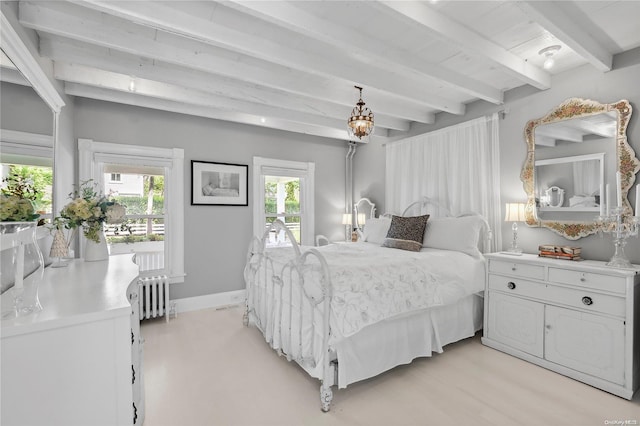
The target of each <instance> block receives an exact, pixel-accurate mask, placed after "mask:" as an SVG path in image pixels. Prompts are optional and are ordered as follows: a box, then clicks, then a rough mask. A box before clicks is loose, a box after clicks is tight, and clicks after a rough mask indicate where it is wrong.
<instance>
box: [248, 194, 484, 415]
mask: <svg viewBox="0 0 640 426" xmlns="http://www.w3.org/2000/svg"><path fill="white" fill-rule="evenodd" d="M426 202H427V201H425V200H423V201H421V203H422V204H425V203H426ZM403 216H406V210H405V214H403ZM397 218H398V217H392V218H389V217H381V218H375V219H369V220H368V221H367V224H366V226H365V229H364V232H363V238H362V241H360V242H356V243H339V244H330V245H327V246H322V247H316V248H313V247H300V246H298V245H297V244H296V243H295V239H294V237H293V235H292V234H291V232H290V231H289V230H288V229H287V228H286V227H285V225H284V224H283V223H281V222H278V221H276V222H274V223H273V224H272V225H271V226H270V228H269V229H268V230H267V231H266V232H265V234H264V237H263V238H262V239H254V240H253V241H252V243H251V245H250V249H249V252H248V255H247V263H246V267H245V282H246V286H247V298H246V312H245V316H244V323H245V325H249V324H252V325H255V326H256V327H257V328H258V329H259V330H260V331H261V332H262V334H263V335H264V337H265V340H266V341H267V342H268V343H269V345H270V346H271V347H272V348H273V349H275V350H276V351H277V352H278V353H279V354H281V355H283V356H286V357H287V359H288V360H290V361H295V362H297V363H298V364H299V365H300V366H301V367H302V368H303V369H304V370H305V371H306V372H307V373H308V374H310V375H311V376H313V377H315V378H318V379H319V380H320V381H321V386H320V397H321V408H322V410H323V411H328V410H329V408H330V403H331V400H332V397H333V393H332V389H331V388H332V387H333V386H338V387H339V388H344V387H346V386H348V385H349V384H351V383H354V382H357V381H360V380H364V379H367V378H370V377H374V376H376V375H378V374H380V373H382V372H384V371H387V370H389V369H391V368H393V367H395V366H397V365H401V364H407V363H410V362H411V361H412V360H413V359H415V358H418V357H424V356H431V355H432V353H433V352H437V353H441V352H442V351H443V347H444V346H445V345H447V344H449V343H452V342H455V341H458V340H461V339H464V338H468V337H471V336H473V335H474V334H475V332H476V331H478V330H479V329H481V328H482V305H483V301H482V291H483V289H484V282H485V275H486V274H485V259H484V257H483V256H482V254H481V252H482V251H483V248H484V247H485V245H486V244H485V242H486V240H487V238H489V237H490V230H489V228H488V225H487V223H486V221H485V220H484V219H483V218H482V217H480V216H478V215H473V214H470V215H463V216H461V217H437V218H436V217H430V218H428V220H427V219H424V220H425V221H426V230H425V228H424V227H423V228H422V229H423V231H422V233H421V234H420V236H421V240H422V241H421V242H420V243H421V244H420V246H421V247H420V248H419V250H417V251H410V250H404V249H397V248H390V247H384V246H383V245H385V244H388V241H387V240H388V238H386V237H387V233H389V234H390V232H389V229H390V227H392V228H393V226H392V223H394V224H396V223H399V222H400V221H403V220H405V219H406V220H409V221H411V220H413V218H411V217H409V218H402V217H401V218H400V219H397ZM394 226H395V225H394ZM274 231H275V232H276V233H278V234H280V235H286V237H287V238H286V239H287V240H288V241H292V242H293V244H291V245H288V246H275V247H267V241H268V239H269V238H268V236H269V234H272V232H274ZM416 232H418V231H416Z"/></svg>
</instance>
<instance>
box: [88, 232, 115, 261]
mask: <svg viewBox="0 0 640 426" xmlns="http://www.w3.org/2000/svg"><path fill="white" fill-rule="evenodd" d="M108 259H109V247H108V246H107V239H106V237H105V236H104V232H99V233H98V242H97V243H96V242H95V241H93V240H90V239H89V238H87V239H86V242H85V245H84V260H85V262H97V261H100V260H108Z"/></svg>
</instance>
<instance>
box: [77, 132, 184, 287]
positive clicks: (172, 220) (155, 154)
mask: <svg viewBox="0 0 640 426" xmlns="http://www.w3.org/2000/svg"><path fill="white" fill-rule="evenodd" d="M78 151H79V170H78V176H79V179H80V182H83V181H86V180H89V179H93V180H94V182H96V183H97V184H98V185H100V187H102V185H104V182H103V180H104V171H103V167H100V164H104V162H105V161H114V162H117V161H126V162H127V163H129V164H135V163H139V164H145V163H147V164H152V165H155V166H161V167H164V168H165V173H166V175H165V208H166V209H168V212H166V219H165V240H164V241H165V244H164V252H165V269H166V270H167V271H166V272H167V274H168V275H169V278H170V282H172V283H173V282H183V281H184V276H185V272H184V149H182V148H157V147H152V146H141V145H126V144H117V143H109V142H96V141H93V140H92V139H78ZM167 183H168V185H167ZM167 237H168V238H167ZM85 240H86V239H85V238H84V237H82V238H81V244H80V246H81V248H80V250H81V253H84V244H85Z"/></svg>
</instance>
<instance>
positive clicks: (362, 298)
mask: <svg viewBox="0 0 640 426" xmlns="http://www.w3.org/2000/svg"><path fill="white" fill-rule="evenodd" d="M318 249H319V251H320V252H321V253H322V255H323V256H324V257H325V259H326V261H327V264H328V265H329V271H330V274H331V284H332V289H333V297H332V302H331V311H332V316H331V338H330V341H329V344H330V345H335V344H336V343H338V342H340V341H341V340H343V339H344V338H347V337H349V336H352V335H354V334H356V333H357V332H359V331H360V330H362V329H363V328H365V327H367V326H370V325H372V324H376V323H378V322H381V321H385V320H389V319H392V318H395V317H398V316H402V315H406V314H409V313H412V312H414V311H418V310H421V309H425V308H429V307H434V306H441V305H448V304H453V303H455V302H457V301H458V300H460V299H462V298H464V297H466V296H468V295H470V294H473V293H477V292H480V291H482V290H483V288H484V274H485V271H484V264H485V262H484V258H482V257H472V256H469V255H467V254H465V253H461V252H456V251H451V250H437V249H423V250H422V251H420V252H409V251H405V250H398V249H392V248H386V247H380V246H378V245H377V244H371V243H366V242H361V243H345V244H332V245H328V246H323V247H319V248H318ZM301 250H302V251H303V252H304V251H305V250H308V248H305V247H301ZM268 252H269V256H270V257H271V258H272V259H273V261H274V265H278V266H276V270H278V269H279V268H281V266H282V265H283V264H284V263H285V262H286V261H287V260H288V259H289V258H290V256H291V252H290V250H287V249H285V248H274V249H269V250H268Z"/></svg>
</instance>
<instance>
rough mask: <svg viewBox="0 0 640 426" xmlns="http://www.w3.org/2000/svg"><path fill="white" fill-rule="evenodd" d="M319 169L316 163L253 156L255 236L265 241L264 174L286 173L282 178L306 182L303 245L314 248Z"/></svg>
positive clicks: (303, 201)
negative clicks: (317, 174)
mask: <svg viewBox="0 0 640 426" xmlns="http://www.w3.org/2000/svg"><path fill="white" fill-rule="evenodd" d="M315 168H316V165H315V163H314V162H311V161H310V162H302V161H290V160H279V159H275V158H264V157H253V191H254V193H253V234H254V235H255V236H256V237H258V238H262V235H263V234H264V222H263V221H262V217H263V213H264V212H263V210H264V185H263V183H264V179H263V175H273V174H274V173H276V174H282V176H292V177H300V178H301V179H304V185H305V186H304V190H303V189H302V188H301V195H302V199H301V202H302V211H301V212H300V216H301V224H302V228H301V230H300V232H301V239H300V243H301V244H302V245H306V246H313V245H314V238H315V237H314V235H315V203H314V201H315Z"/></svg>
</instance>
